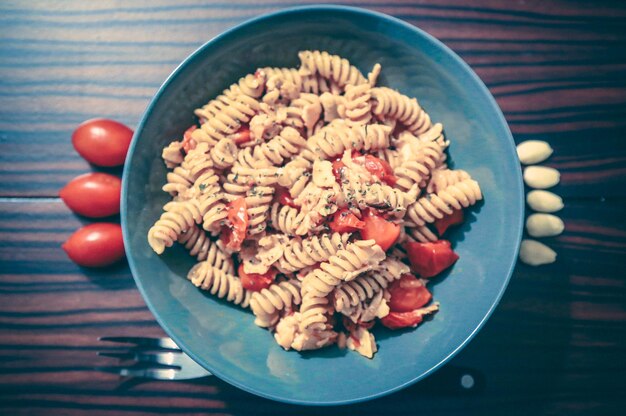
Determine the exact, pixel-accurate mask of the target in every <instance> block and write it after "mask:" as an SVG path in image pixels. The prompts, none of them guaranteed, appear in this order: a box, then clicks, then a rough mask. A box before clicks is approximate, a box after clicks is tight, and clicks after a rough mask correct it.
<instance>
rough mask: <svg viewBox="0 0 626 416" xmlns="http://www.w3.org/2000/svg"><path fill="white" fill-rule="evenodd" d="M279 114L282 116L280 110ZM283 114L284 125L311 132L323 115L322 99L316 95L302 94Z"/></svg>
mask: <svg viewBox="0 0 626 416" xmlns="http://www.w3.org/2000/svg"><path fill="white" fill-rule="evenodd" d="M279 114H281V111H280V110H279ZM282 114H283V118H284V121H282V124H284V125H287V126H291V127H294V128H298V129H302V128H305V129H306V130H307V131H311V130H312V129H313V127H314V126H315V123H317V121H318V120H319V119H320V115H321V114H322V104H321V103H320V97H319V96H317V95H315V94H309V93H302V94H300V96H299V97H298V98H297V99H295V100H292V101H291V104H290V105H289V106H288V107H286V108H285V109H284V111H282Z"/></svg>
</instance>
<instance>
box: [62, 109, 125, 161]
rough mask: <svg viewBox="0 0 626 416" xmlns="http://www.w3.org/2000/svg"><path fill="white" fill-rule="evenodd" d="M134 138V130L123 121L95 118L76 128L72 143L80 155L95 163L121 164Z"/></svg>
mask: <svg viewBox="0 0 626 416" xmlns="http://www.w3.org/2000/svg"><path fill="white" fill-rule="evenodd" d="M132 138H133V131H132V130H131V129H129V128H128V127H126V126H125V125H123V124H122V123H118V122H117V121H113V120H107V119H104V118H95V119H92V120H87V121H85V122H84V123H82V124H81V125H80V126H78V127H77V128H76V130H74V133H72V144H73V145H74V149H76V151H77V152H78V154H79V155H81V156H82V157H83V158H84V159H85V160H87V161H88V162H90V163H93V164H94V165H98V166H120V165H123V164H124V160H125V159H126V152H127V151H128V146H130V141H131V139H132Z"/></svg>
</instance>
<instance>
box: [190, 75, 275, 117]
mask: <svg viewBox="0 0 626 416" xmlns="http://www.w3.org/2000/svg"><path fill="white" fill-rule="evenodd" d="M264 88H265V77H264V74H258V76H257V75H253V74H248V75H246V76H245V77H242V78H240V79H239V81H238V82H237V83H235V84H232V85H231V86H230V87H229V88H227V89H225V90H224V91H223V92H222V94H221V95H219V96H217V97H216V98H215V99H213V100H211V101H209V102H208V103H207V104H205V105H204V106H202V108H198V109H196V110H195V114H196V116H198V117H200V118H204V119H206V120H210V119H211V118H213V117H215V116H216V115H217V114H218V113H219V112H220V111H221V109H222V108H223V107H224V105H228V104H229V103H230V102H231V100H234V99H236V98H237V97H239V96H245V97H249V98H259V97H260V96H261V95H262V94H263V90H264ZM248 102H250V103H251V101H248ZM255 109H256V108H255Z"/></svg>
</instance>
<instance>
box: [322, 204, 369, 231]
mask: <svg viewBox="0 0 626 416" xmlns="http://www.w3.org/2000/svg"><path fill="white" fill-rule="evenodd" d="M329 226H330V229H331V230H333V231H334V232H336V233H351V232H354V231H356V230H360V229H362V228H363V227H365V223H364V222H363V221H361V220H360V219H359V218H358V217H357V216H356V215H354V214H353V213H352V212H351V211H350V210H349V209H347V208H344V209H341V210H338V211H337V212H335V215H333V219H332V221H331V222H330V224H329Z"/></svg>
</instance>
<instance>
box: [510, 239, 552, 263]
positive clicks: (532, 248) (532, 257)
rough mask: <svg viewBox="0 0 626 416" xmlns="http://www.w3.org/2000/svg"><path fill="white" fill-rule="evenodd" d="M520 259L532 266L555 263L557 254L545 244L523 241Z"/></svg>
mask: <svg viewBox="0 0 626 416" xmlns="http://www.w3.org/2000/svg"><path fill="white" fill-rule="evenodd" d="M519 258H520V260H521V261H523V262H524V263H526V264H530V265H531V266H540V265H542V264H549V263H554V262H555V261H556V252H555V251H554V250H552V249H551V248H550V247H548V246H547V245H545V244H542V243H540V242H539V241H535V240H522V245H521V247H520V250H519Z"/></svg>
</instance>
